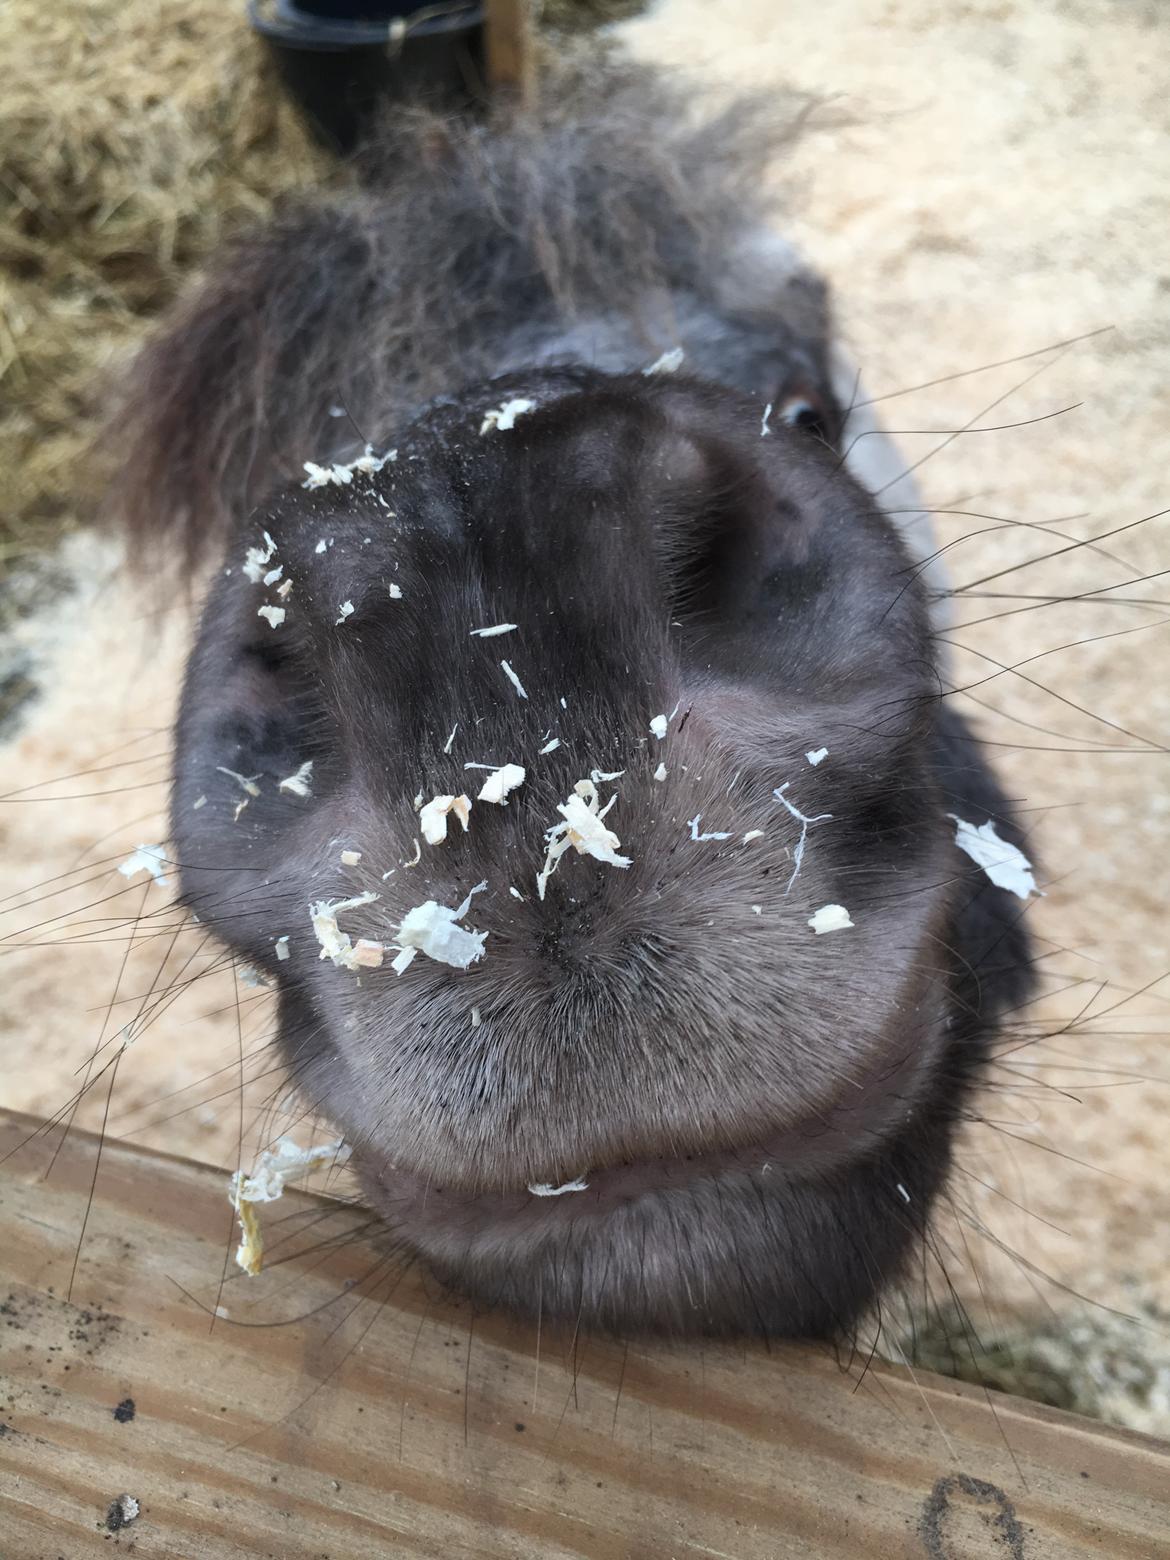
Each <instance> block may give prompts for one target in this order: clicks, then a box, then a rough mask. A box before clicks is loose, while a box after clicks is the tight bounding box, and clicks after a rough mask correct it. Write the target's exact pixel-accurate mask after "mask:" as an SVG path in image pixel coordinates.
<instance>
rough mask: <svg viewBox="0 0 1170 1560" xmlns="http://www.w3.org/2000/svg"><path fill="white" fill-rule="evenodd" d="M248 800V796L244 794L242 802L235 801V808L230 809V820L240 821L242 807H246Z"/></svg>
mask: <svg viewBox="0 0 1170 1560" xmlns="http://www.w3.org/2000/svg"><path fill="white" fill-rule="evenodd" d="M250 800H251V798H250V797H247V796H245V797H244V800H243V801H242V802H237V803H236V805H235V808H234V809H233V811H232V822H233V823H239V821H240V814H241V813H242V812H243V810H244V808H245V807H247V805H248V803H249V801H250Z"/></svg>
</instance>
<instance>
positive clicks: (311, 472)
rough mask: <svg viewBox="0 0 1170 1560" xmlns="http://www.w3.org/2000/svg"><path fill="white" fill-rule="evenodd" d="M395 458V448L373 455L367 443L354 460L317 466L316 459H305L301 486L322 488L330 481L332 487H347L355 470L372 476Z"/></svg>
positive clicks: (372, 450)
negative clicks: (382, 453) (303, 478)
mask: <svg viewBox="0 0 1170 1560" xmlns="http://www.w3.org/2000/svg"><path fill="white" fill-rule="evenodd" d="M397 459H398V451H397V450H387V451H386V453H385V455H375V454H374V448H373V445H371V444H367V445H366V447H365V451H364V452H363V453H362V454H361V455H359V456H358V457H357V459H356V460H348V461H334V462H333V463H332V464H331V465H328V466H319V465H318V464H317V463H316V461H312V460H307V461H305V462H304V469H305V471H306V472H308V475H307V476H306V478H305V480H304V481H303V482H302V483H301V486H302V487H305V488H323V487H328V486H329V485H330V484H331V483H332V484H333V486H334V487H349V485H350V483H351V482H352V481H353V474H354V472H355V471H360V472H361V473H362V475H363V476H373V474H374V473H375V472H376V471H381V469H382V467H383V466H384V465H385V464H386V463H387V461H396V460H397Z"/></svg>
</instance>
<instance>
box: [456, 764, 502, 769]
mask: <svg viewBox="0 0 1170 1560" xmlns="http://www.w3.org/2000/svg"><path fill="white" fill-rule="evenodd" d="M463 767H464V769H498V768H499V767H500V766H499V764H464V766H463Z"/></svg>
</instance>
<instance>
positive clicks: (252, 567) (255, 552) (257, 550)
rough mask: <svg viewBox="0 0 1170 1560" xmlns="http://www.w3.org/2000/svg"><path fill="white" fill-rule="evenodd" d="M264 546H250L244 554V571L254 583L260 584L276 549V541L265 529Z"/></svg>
mask: <svg viewBox="0 0 1170 1560" xmlns="http://www.w3.org/2000/svg"><path fill="white" fill-rule="evenodd" d="M263 535H264V546H263V547H249V548H248V550H247V552H246V553H245V554H244V565H243V572H244V573H245V574H246V575H247V577H248V578H249V579H250V580H251V581H252V584H253V585H259V583H260V581H261V580H262V579H263V578H264V572H265V568H266V566H267V565H268V564H269V563H270V562H271V560H272V555H273V553H274V552H275V551H276V543H275V542H274V541H273V540H272V538H271V536H269V534H268V532H267V531H265V532H264V533H263Z"/></svg>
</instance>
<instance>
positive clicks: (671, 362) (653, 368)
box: [642, 347, 686, 378]
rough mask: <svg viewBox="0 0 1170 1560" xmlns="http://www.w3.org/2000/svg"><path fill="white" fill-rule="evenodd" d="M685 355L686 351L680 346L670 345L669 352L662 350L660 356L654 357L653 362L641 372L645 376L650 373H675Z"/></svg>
mask: <svg viewBox="0 0 1170 1560" xmlns="http://www.w3.org/2000/svg"><path fill="white" fill-rule="evenodd" d="M685 356H686V353H685V352H684V351H683V349H682V348H681V347H671V349H670V351H669V352H664V353H663V354H662V356H661V357H657V358H655V359H654V361H653V363H651V364H650V366H649V367H648V368H644V369H643V370H642V372H643V374H645V375H646V376H647V378H649V376H650V375H651V374H677V373H678V371H679V369H680V368H681V367H682V361H683V358H684V357H685Z"/></svg>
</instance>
